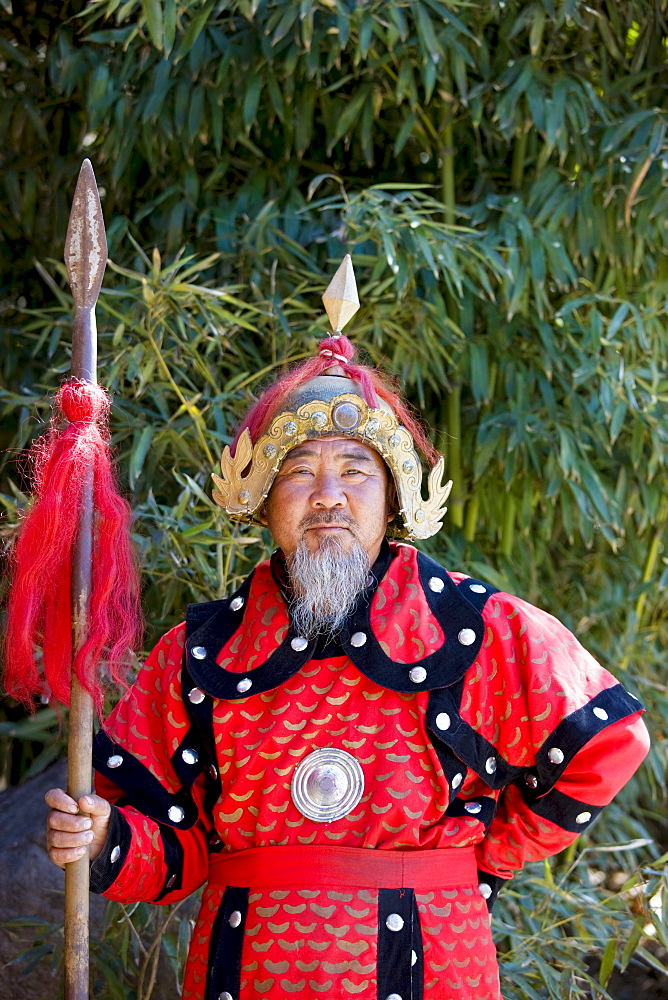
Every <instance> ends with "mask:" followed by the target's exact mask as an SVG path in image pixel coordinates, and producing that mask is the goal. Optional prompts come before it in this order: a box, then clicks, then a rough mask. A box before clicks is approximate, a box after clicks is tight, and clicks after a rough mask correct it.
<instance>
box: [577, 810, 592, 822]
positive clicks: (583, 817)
mask: <svg viewBox="0 0 668 1000" xmlns="http://www.w3.org/2000/svg"><path fill="white" fill-rule="evenodd" d="M590 819H591V813H590V812H583V813H578V814H577V816H576V817H575V822H576V823H588V822H589V820H590Z"/></svg>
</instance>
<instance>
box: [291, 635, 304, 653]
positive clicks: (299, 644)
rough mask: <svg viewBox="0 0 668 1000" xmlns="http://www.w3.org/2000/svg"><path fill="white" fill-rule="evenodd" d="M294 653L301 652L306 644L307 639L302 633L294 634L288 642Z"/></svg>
mask: <svg viewBox="0 0 668 1000" xmlns="http://www.w3.org/2000/svg"><path fill="white" fill-rule="evenodd" d="M290 645H291V646H292V648H293V649H294V651H295V653H301V652H302V651H303V650H304V649H306V647H307V646H308V641H307V640H306V639H305V638H304V636H303V635H298V636H296V637H295V638H294V639H293V640H292V642H291V643H290Z"/></svg>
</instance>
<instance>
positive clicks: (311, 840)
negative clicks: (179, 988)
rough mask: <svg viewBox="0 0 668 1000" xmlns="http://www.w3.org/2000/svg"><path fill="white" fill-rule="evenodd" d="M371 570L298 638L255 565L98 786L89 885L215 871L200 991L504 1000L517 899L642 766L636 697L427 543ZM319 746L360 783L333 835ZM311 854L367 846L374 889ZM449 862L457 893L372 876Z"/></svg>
mask: <svg viewBox="0 0 668 1000" xmlns="http://www.w3.org/2000/svg"><path fill="white" fill-rule="evenodd" d="M373 573H374V574H375V579H373V582H371V581H370V584H369V587H368V588H367V590H366V591H365V592H364V593H363V594H362V595H361V597H360V600H359V601H358V604H357V606H356V608H355V610H354V612H353V613H352V615H351V616H350V618H349V620H348V625H347V628H346V629H344V631H343V632H342V633H341V637H340V643H339V642H330V643H329V645H323V644H322V642H321V643H318V642H317V641H316V640H312V641H309V642H307V641H305V640H303V639H301V637H298V636H295V634H294V632H292V630H291V626H290V621H289V617H288V613H287V606H286V599H285V598H286V595H285V586H286V583H285V575H284V571H283V569H282V565H281V562H280V556H275V557H274V558H273V559H272V561H271V562H265V563H262V564H260V565H259V566H258V567H257V568H256V570H255V571H254V573H253V574H252V575H251V577H249V579H248V580H247V581H246V582H245V583H244V584H243V585H242V587H241V588H240V590H239V591H238V592H237V593H236V594H235V595H233V596H232V597H231V598H229V599H227V600H225V601H218V602H213V603H212V604H209V605H199V606H194V607H192V608H191V609H190V610H189V614H188V621H187V623H186V624H185V625H179V626H178V627H177V628H174V629H172V631H171V632H169V633H168V634H167V635H166V636H165V637H164V638H163V639H162V640H161V641H160V643H159V644H158V646H157V647H156V649H154V651H153V652H152V654H151V655H150V656H149V658H148V660H147V662H146V665H145V667H144V668H143V670H142V671H141V673H140V675H139V677H138V679H137V681H136V683H135V684H134V686H133V687H132V688H131V690H130V691H129V692H128V693H127V694H126V696H125V697H124V698H123V700H122V701H121V702H120V703H119V705H118V706H117V708H116V709H115V711H114V713H113V714H112V716H111V717H110V719H109V720H108V722H107V725H106V729H105V732H104V733H102V734H100V736H99V737H98V740H97V745H96V761H95V763H96V768H97V770H98V775H99V776H98V790H99V792H100V793H101V794H103V795H105V796H106V797H107V798H109V799H110V801H112V802H115V803H117V806H116V808H114V810H112V825H111V828H110V834H109V836H108V838H107V844H106V846H105V849H104V851H103V854H102V855H100V856H99V857H98V859H97V860H96V861H95V862H94V864H93V868H92V882H93V887H94V888H95V889H96V890H97V891H100V892H104V894H105V895H107V896H108V897H110V898H112V899H117V900H120V901H123V902H130V901H135V900H137V899H142V900H152V901H154V902H164V903H171V902H174V901H176V900H179V899H182V898H184V897H185V896H187V895H188V894H189V893H191V892H193V891H194V890H195V889H197V888H199V887H200V886H201V885H203V884H204V883H205V882H207V880H209V882H208V885H207V888H206V889H205V891H204V897H203V900H202V907H201V912H200V916H199V919H198V922H197V926H196V928H195V931H194V936H193V941H192V946H191V952H190V957H189V962H188V969H187V972H186V979H185V986H184V993H183V996H184V997H187V998H193V1000H194V998H202V1000H218V998H223V1000H228V997H232V1000H251V998H253V1000H279V998H280V1000H284V998H286V997H288V996H293V997H295V998H297V1000H313V998H314V997H316V996H318V995H323V996H325V997H327V998H328V1000H333V998H344V997H345V998H348V997H360V998H362V1000H377V998H378V997H381V998H383V1000H384V998H386V997H387V998H389V997H392V998H394V1000H396V998H401V1000H422V998H424V1000H450V998H457V1000H499V998H500V993H499V983H498V972H497V968H496V959H495V952H494V947H493V944H492V940H491V936H490V930H489V920H488V905H491V903H492V902H493V899H494V897H495V894H496V891H497V890H498V887H499V885H500V884H502V881H503V880H504V879H508V878H510V877H511V876H512V875H513V874H514V872H516V871H518V870H519V869H520V868H521V867H522V866H523V864H524V863H525V862H526V861H535V860H537V859H540V858H544V857H546V856H548V855H551V854H554V853H556V852H557V851H560V850H562V849H563V848H564V847H566V846H567V845H568V844H570V843H571V842H572V841H573V840H574V839H575V838H576V837H577V836H578V833H579V832H581V831H582V830H583V829H585V828H586V827H587V825H588V824H589V823H590V822H591V821H592V819H594V818H595V816H596V815H597V814H598V813H599V812H600V810H601V808H602V807H603V806H604V805H605V804H607V803H608V802H609V801H610V800H611V799H612V797H613V796H614V795H615V794H616V792H617V791H618V790H619V788H620V787H621V786H622V785H623V784H624V783H625V782H626V781H627V780H628V778H629V777H630V776H631V774H632V773H633V772H634V771H635V769H636V768H637V767H638V765H639V763H640V761H641V760H642V758H643V757H644V755H645V753H646V751H647V734H646V730H645V728H644V726H643V723H642V721H641V720H640V712H641V710H642V709H641V706H640V705H639V703H638V702H637V700H636V699H635V698H634V697H633V696H632V695H630V694H628V693H627V692H626V691H625V690H624V689H623V688H622V687H621V685H619V684H618V683H617V682H616V680H615V678H614V677H612V676H611V675H610V674H609V673H608V672H607V671H606V670H604V669H603V668H602V667H600V666H599V665H598V664H597V663H596V662H595V661H594V660H593V659H592V657H591V656H590V655H589V654H588V653H587V652H586V651H585V650H584V649H583V648H582V647H581V646H580V645H579V643H578V642H577V640H576V639H575V638H574V637H573V636H572V635H571V634H570V633H569V632H568V631H567V630H566V629H565V628H564V626H562V625H561V624H560V623H559V622H558V621H556V620H555V619H554V618H552V617H551V616H550V615H547V614H546V613H544V612H542V611H539V610H538V609H536V608H534V607H532V606H531V605H528V604H526V603H525V602H523V601H521V600H519V599H518V598H515V597H512V596H510V595H508V594H502V593H498V592H496V591H495V590H494V588H492V587H490V586H488V585H487V584H484V583H481V582H480V581H476V580H471V579H470V578H467V577H464V576H463V575H462V574H448V573H446V572H445V571H444V570H443V569H442V568H441V567H440V566H438V564H436V563H434V562H433V561H432V560H430V559H428V558H427V557H426V556H424V555H422V554H419V553H418V552H417V550H416V549H414V548H413V547H411V546H409V545H404V544H397V545H393V546H392V548H391V549H390V548H389V546H387V545H385V546H384V547H383V550H382V551H381V554H380V556H379V559H378V561H377V563H376V564H375V566H374V568H373ZM323 748H335V749H336V750H337V751H345V752H346V754H350V755H352V757H354V758H355V760H356V761H357V762H358V764H359V765H360V767H361V771H362V773H363V789H361V793H360V796H359V798H358V800H357V801H356V802H355V804H354V805H353V806H352V807H351V809H350V810H349V812H348V813H347V814H346V815H345V816H343V817H342V818H340V819H335V820H333V821H331V822H321V821H318V820H317V819H310V818H308V816H307V815H305V814H304V813H303V812H302V811H300V809H299V808H298V804H296V801H295V793H294V790H293V788H292V782H293V778H294V773H295V769H296V768H297V766H298V765H299V763H300V762H301V761H303V760H305V759H306V758H307V757H308V755H309V754H311V753H313V752H314V751H316V750H318V749H323ZM297 801H298V800H297ZM298 846H300V847H301V848H303V849H304V850H305V853H304V855H303V857H304V859H305V860H304V869H303V876H302V875H301V874H300V867H299V864H298V863H295V862H294V861H293V867H292V868H291V869H290V871H291V872H292V874H291V875H290V876H289V877H288V876H287V875H286V871H287V869H283V868H282V863H281V856H282V855H281V850H282V849H287V848H293V847H298ZM309 846H311V847H312V851H313V853H312V857H313V859H314V864H315V860H316V859H317V861H318V864H319V865H320V866H321V867H320V869H319V871H321V872H326V871H327V870H328V869H327V858H329V857H336V856H337V855H332V853H331V850H332V848H334V849H336V848H338V849H353V852H352V853H351V854H350V857H351V858H359V859H361V860H360V861H359V862H355V865H357V868H358V872H357V875H356V876H355V877H353V876H351V875H349V874H348V875H346V876H345V877H344V876H340V875H338V874H334V872H335V870H336V871H338V869H337V867H336V865H335V864H334V863H333V864H332V872H333V874H332V877H331V878H329V877H328V876H326V875H322V876H321V877H322V879H323V881H322V882H321V883H320V884H314V882H313V881H312V877H313V876H312V875H309V862H308V858H309V854H308V850H307V849H308V847H309ZM451 848H456V849H460V854H457V852H456V851H455V852H453V854H452V858H453V859H454V858H455V856H458V857H459V856H462V857H464V860H465V861H466V858H467V857H468V858H471V859H472V858H473V855H474V854H475V858H476V861H477V869H478V871H477V873H475V867H476V866H475V865H473V867H470V866H469V868H465V869H462V871H464V870H465V871H466V874H465V875H462V878H463V879H464V881H463V882H462V883H461V884H458V885H454V886H453V885H452V884H444V879H442V880H441V883H439V874H438V865H436V866H435V868H434V881H433V883H432V884H431V885H425V884H424V879H422V880H420V878H418V876H417V875H416V876H415V878H414V883H411V881H410V878H411V875H410V871H411V868H410V864H408V863H407V866H406V872H407V874H406V877H405V878H404V879H403V881H402V884H400V885H396V884H395V885H393V884H388V885H383V884H382V876H381V875H379V876H376V875H373V876H372V872H371V866H370V868H369V873H368V880H365V869H364V851H366V850H373V851H374V852H402V853H405V854H406V855H409V854H411V855H412V854H414V853H415V852H418V854H419V852H421V851H438V852H441V853H443V856H444V857H446V858H447V851H448V849H451ZM251 849H264V851H265V855H262V856H260V862H261V869H260V870H266V872H267V875H266V877H265V878H264V879H263V880H261V884H253V883H252V882H251V884H249V881H243V878H246V879H249V880H250V878H251V876H249V875H247V874H243V876H242V875H241V873H240V875H239V876H238V877H237V879H236V881H235V882H234V884H232V885H228V886H227V887H226V886H225V884H224V883H223V882H221V878H222V875H221V874H220V873H221V872H223V871H229V868H230V865H229V864H228V863H227V862H226V863H225V864H224V865H223V864H220V863H218V862H217V859H219V858H223V857H224V858H228V856H230V855H233V854H234V853H235V852H247V851H249V850H251ZM324 849H327V850H324ZM461 849H468V851H465V852H464V854H461ZM328 852H329V853H328ZM287 856H288V855H286V854H285V851H284V854H283V857H284V858H285V857H287ZM289 856H290V857H292V858H294V857H295V855H294V852H293V853H291V854H290V855H289ZM299 856H300V855H296V857H299ZM376 857H379V858H380V857H381V855H376V854H375V853H374V858H376ZM438 857H440V854H439V855H438ZM388 858H389V855H388ZM395 860H396V859H395ZM410 860H411V858H410V857H409V858H408V862H410ZM230 863H231V862H230ZM262 865H264V868H262ZM323 865H324V867H322V866H323ZM314 870H315V869H314ZM444 870H445V869H444ZM272 871H275V872H276V873H280V872H281V871H283V876H284V878H283V881H282V882H281V880H280V878H279V877H278V874H277V877H276V879H275V880H274V881H273V882H272V876H271V872H272ZM210 872H211V873H212V874H211V877H210ZM216 872H218V874H215V873H216ZM240 872H241V870H240ZM472 873H473V874H472ZM229 877H230V876H229V875H225V879H227V878H229ZM300 879H301V884H300ZM341 879H343V881H342V880H341ZM346 879H347V881H346ZM256 881H257V880H256ZM379 882H380V884H379Z"/></svg>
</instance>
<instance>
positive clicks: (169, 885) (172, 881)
mask: <svg viewBox="0 0 668 1000" xmlns="http://www.w3.org/2000/svg"><path fill="white" fill-rule="evenodd" d="M175 882H176V875H172V876H171V878H170V879H169V880H168V882H167V888H168V889H171V888H172V886H173V885H174V883H175Z"/></svg>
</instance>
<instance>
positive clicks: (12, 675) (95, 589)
mask: <svg viewBox="0 0 668 1000" xmlns="http://www.w3.org/2000/svg"><path fill="white" fill-rule="evenodd" d="M106 262H107V246H106V238H105V231H104V221H103V218H102V208H101V206H100V197H99V193H98V190H97V185H96V183H95V176H94V174H93V168H92V167H91V165H90V162H89V161H88V160H84V162H83V165H82V167H81V172H80V174H79V180H78V182H77V187H76V191H75V194H74V202H73V205H72V212H71V215H70V221H69V225H68V229H67V239H66V243H65V263H66V266H67V272H68V275H69V279H70V285H71V288H72V296H73V299H74V306H75V314H74V326H73V331H72V372H71V377H70V378H69V379H68V380H67V381H66V382H65V383H64V384H63V385H61V387H60V389H59V390H58V393H57V395H56V398H55V400H54V402H53V412H52V417H51V424H50V428H49V430H48V432H47V433H46V434H45V435H44V436H43V437H42V438H39V439H38V440H37V441H35V442H34V443H33V445H32V448H31V458H32V460H33V498H32V502H31V504H30V507H29V510H28V511H27V512H26V514H25V516H24V517H23V520H22V523H21V525H20V531H19V533H18V537H17V541H16V544H15V546H14V549H13V553H12V558H13V573H12V585H11V588H10V592H9V600H8V606H7V629H6V632H5V656H4V660H5V671H4V680H5V688H6V690H7V693H8V694H10V695H13V696H14V697H15V698H17V699H18V700H19V701H22V702H23V703H24V704H25V705H27V706H28V708H29V709H30V710H31V711H34V706H35V701H36V699H38V698H40V697H41V698H42V699H44V698H46V699H47V700H49V699H50V698H54V699H55V700H56V701H59V702H60V703H61V704H63V705H69V706H70V736H69V748H68V759H69V774H68V792H69V794H70V795H71V796H72V798H73V799H75V800H79V799H80V798H81V796H83V795H87V794H89V793H90V792H91V770H92V761H91V758H92V753H91V750H92V736H93V717H94V714H95V710H97V712H98V713H100V714H101V712H102V708H103V701H104V686H103V683H102V679H101V677H100V671H99V665H100V662H101V660H103V659H104V661H105V665H106V673H107V678H108V680H110V681H112V682H120V683H123V682H125V680H126V674H127V667H128V660H129V657H128V652H129V650H131V649H132V648H133V647H135V643H136V642H137V641H138V640H139V637H140V635H141V611H140V604H139V579H138V573H137V567H136V561H135V558H134V553H133V552H132V546H131V542H130V523H131V517H132V511H131V509H130V505H129V504H128V503H127V501H126V500H125V499H124V498H123V497H121V496H120V495H119V493H118V490H117V487H116V483H115V480H114V475H113V469H112V465H111V449H110V438H109V431H108V426H107V416H108V413H109V397H108V396H107V393H106V392H105V390H104V389H103V388H102V387H101V386H99V385H98V384H97V378H96V367H97V331H96V326H95V304H96V302H97V298H98V295H99V292H100V286H101V284H102V277H103V274H104V269H105V266H106ZM87 855H88V852H86V855H85V856H84V857H82V858H81V860H79V861H74V862H70V863H69V864H68V865H67V866H66V873H65V996H66V1000H85V998H86V997H88V975H89V974H88V964H89V963H88V890H89V877H88V856H87Z"/></svg>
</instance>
